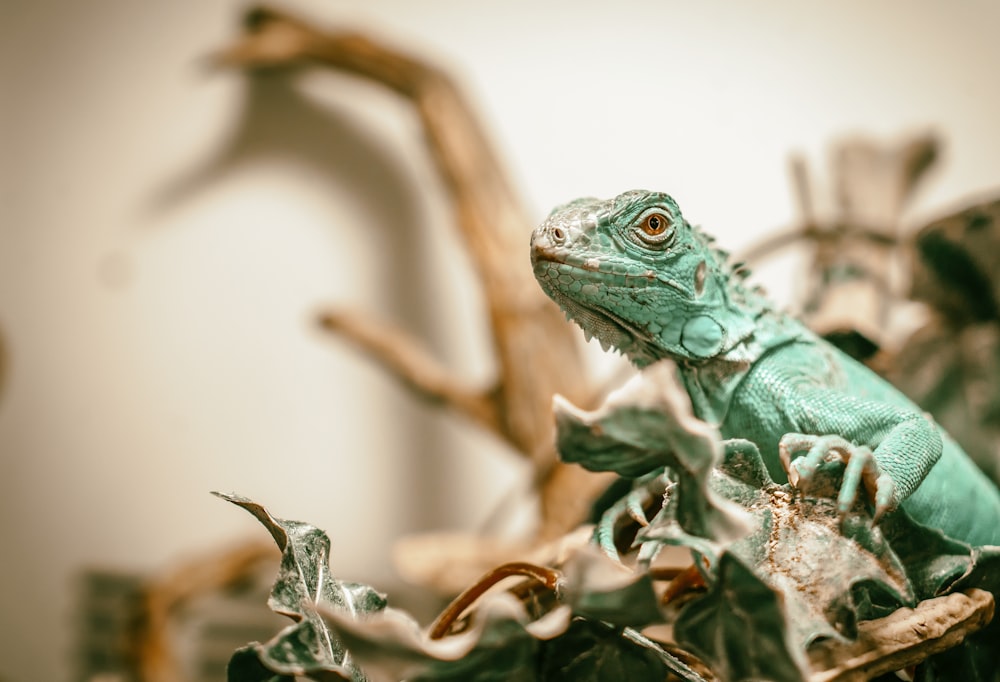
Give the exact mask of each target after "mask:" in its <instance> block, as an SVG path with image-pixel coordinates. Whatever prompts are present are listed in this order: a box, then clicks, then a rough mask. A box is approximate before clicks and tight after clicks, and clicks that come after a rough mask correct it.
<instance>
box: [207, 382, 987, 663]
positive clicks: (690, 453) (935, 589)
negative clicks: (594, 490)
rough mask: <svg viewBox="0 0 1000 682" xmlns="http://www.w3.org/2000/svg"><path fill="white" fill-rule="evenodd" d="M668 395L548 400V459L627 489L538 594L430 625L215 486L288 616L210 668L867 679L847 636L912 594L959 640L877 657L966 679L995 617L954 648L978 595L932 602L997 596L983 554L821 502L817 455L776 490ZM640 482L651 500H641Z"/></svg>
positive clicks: (749, 460) (969, 624)
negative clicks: (254, 546)
mask: <svg viewBox="0 0 1000 682" xmlns="http://www.w3.org/2000/svg"><path fill="white" fill-rule="evenodd" d="M682 396H685V394H684V393H683V389H682V388H680V387H679V385H678V384H677V382H676V380H675V378H674V375H673V373H672V366H671V365H669V364H659V365H654V366H652V367H650V368H647V369H646V370H645V371H644V373H643V374H642V375H640V376H639V377H638V378H637V379H636V380H635V381H633V382H630V383H629V384H628V385H626V387H624V388H623V389H622V390H620V391H619V392H617V393H615V394H614V395H613V396H612V397H611V398H610V399H609V401H608V403H607V404H606V405H605V406H604V407H602V408H600V409H598V410H596V411H594V412H585V411H583V410H579V409H578V408H575V407H572V406H571V405H568V404H566V403H562V404H560V406H559V407H558V409H557V412H558V423H559V439H558V442H559V446H560V449H561V451H562V454H563V455H564V457H565V459H567V460H572V461H575V462H578V463H581V464H583V465H585V466H587V467H590V468H592V469H598V470H610V471H618V472H622V473H628V474H629V475H630V476H631V477H632V478H634V479H635V481H636V485H635V488H634V490H632V491H630V492H629V493H628V494H627V495H626V496H625V498H623V501H622V502H620V503H616V504H613V505H611V507H610V508H609V509H608V510H607V511H606V512H605V514H604V518H602V520H601V523H600V524H599V530H598V532H596V533H595V535H594V539H595V541H594V542H593V543H592V544H590V545H585V546H584V547H582V548H578V549H577V550H576V551H574V552H572V553H570V555H569V558H568V559H565V560H564V561H563V562H561V563H560V564H559V565H558V566H553V567H551V568H540V569H539V570H540V571H549V572H552V573H553V574H554V575H557V576H558V579H557V580H554V581H553V583H552V585H551V586H549V587H550V588H551V594H550V595H549V597H550V599H549V600H548V602H546V605H545V606H542V607H540V606H539V604H541V603H542V602H539V601H538V600H537V595H536V596H535V597H527V596H526V595H528V594H529V592H526V591H524V590H518V589H514V588H512V589H511V590H509V591H506V592H499V593H496V592H490V593H486V594H485V596H479V597H477V600H476V601H475V602H474V608H469V609H468V610H466V609H465V608H464V607H463V608H462V609H460V610H459V611H458V612H456V614H455V615H456V620H454V622H449V623H447V624H446V625H447V627H445V628H444V629H443V630H441V631H438V630H437V629H436V628H432V629H425V628H422V627H421V626H420V625H419V624H418V623H417V622H416V620H414V619H413V618H412V617H411V616H409V615H408V614H406V613H404V612H402V611H399V610H396V609H393V608H389V607H387V605H386V601H385V600H384V599H383V597H382V596H381V595H380V594H378V593H377V592H375V591H374V590H372V589H371V588H367V587H365V586H363V585H357V584H353V583H344V582H341V581H339V580H337V579H335V578H333V577H332V576H331V575H330V574H329V568H328V566H327V561H328V553H329V541H328V540H327V538H326V535H325V534H323V533H322V532H321V531H319V530H317V529H315V528H313V527H312V526H309V525H307V524H304V523H299V522H294V521H282V520H279V519H275V518H274V517H272V516H271V515H270V514H269V513H267V512H266V511H265V510H264V509H263V508H262V507H261V506H259V505H257V504H255V503H253V502H250V501H249V500H245V499H243V498H239V497H235V496H226V499H229V500H230V501H232V502H234V503H235V504H238V505H240V506H242V507H244V508H245V509H247V510H248V511H250V512H251V513H252V514H254V516H256V517H257V518H258V519H259V520H260V521H261V522H262V523H263V524H264V525H265V526H266V527H267V528H268V530H269V531H270V532H271V534H272V536H273V537H274V538H275V541H276V542H277V543H278V545H279V547H280V548H281V549H282V551H283V552H284V558H283V561H282V565H281V569H280V571H279V576H278V580H277V582H276V584H275V587H274V590H273V592H272V596H271V599H270V605H271V607H272V608H273V609H275V610H276V611H279V612H281V613H285V614H286V615H289V616H290V617H292V618H293V619H294V620H295V621H296V624H294V625H292V626H291V627H289V628H288V629H286V630H285V631H283V632H282V633H279V635H278V636H277V637H276V638H275V639H274V640H272V641H271V642H268V643H267V644H252V645H250V646H248V647H247V648H245V649H241V650H240V651H238V652H237V653H236V655H235V656H234V657H233V661H232V663H231V665H230V679H231V680H234V681H235V680H250V681H251V682H262V681H264V680H284V679H286V678H285V677H282V676H283V675H284V676H287V675H292V674H297V675H304V676H307V677H310V678H312V679H317V680H327V679H349V680H360V679H365V678H366V676H370V678H372V679H385V680H402V679H414V680H501V679H502V680H508V679H513V680H524V681H525V682H536V681H537V682H542V681H550V680H570V679H572V680H605V679H608V680H610V679H629V680H650V681H653V680H657V681H659V680H664V679H682V680H689V681H692V682H695V681H698V680H710V679H713V677H714V678H715V679H722V680H741V679H766V680H774V681H775V682H802V681H805V680H813V679H833V678H831V677H829V675H830V674H832V673H830V671H831V670H833V671H835V672H836V673H837V674H844V675H850V674H854V675H859V676H862V675H876V674H881V673H886V672H891V671H892V670H893V668H892V667H888V668H886V667H883V668H879V667H878V657H877V656H876V657H875V661H874V663H873V662H872V661H871V660H868V659H865V658H864V657H859V656H857V655H856V648H857V645H858V637H859V636H860V635H859V633H860V632H861V631H862V630H863V631H864V632H866V633H868V632H870V631H871V630H872V628H871V623H873V622H874V623H878V622H879V620H878V619H883V620H885V621H886V622H891V623H893V624H896V625H898V623H899V622H900V620H904V621H905V618H906V617H907V616H906V614H907V613H909V612H908V611H905V609H904V610H903V611H900V609H901V608H904V607H907V608H910V607H917V611H914V612H913V613H915V614H916V615H915V616H914V621H913V623H924V624H925V625H926V624H927V623H931V622H935V623H936V622H939V621H942V622H944V625H943V626H942V627H944V629H945V630H947V631H948V632H958V633H959V634H958V636H957V639H954V640H948V641H947V642H946V645H947V646H945V645H940V646H938V647H937V648H930V647H932V645H934V644H935V641H932V640H937V639H941V637H939V636H938V635H934V636H930V635H928V636H927V637H925V638H924V639H926V640H927V642H930V644H928V643H927V642H925V641H924V639H921V636H920V634H919V633H920V632H921V629H920V628H921V627H923V626H920V627H918V626H917V625H911V626H910V628H909V632H910V635H909V637H910V639H909V640H906V641H905V642H904V643H905V647H903V648H906V647H908V648H909V649H914V650H916V651H917V654H916V655H915V658H914V657H911V658H887V659H886V660H888V661H891V662H895V661H898V660H902V661H910V660H917V661H919V660H923V659H927V661H926V662H925V663H923V664H922V665H921V667H920V669H919V670H920V671H921V672H920V673H919V677H918V679H920V680H924V681H925V682H927V681H930V680H940V679H945V678H944V677H942V675H943V674H944V672H943V671H948V672H949V673H950V674H951V673H955V672H956V671H958V672H960V673H961V675H962V679H986V678H984V677H983V675H986V674H987V671H991V670H994V669H995V666H996V664H997V661H996V660H995V658H996V654H995V653H991V652H992V650H993V648H995V647H992V648H991V646H990V645H989V644H988V642H989V641H991V640H990V638H993V637H996V635H997V632H996V630H997V628H996V627H995V626H994V627H991V628H987V629H985V630H982V631H981V632H979V633H978V634H977V635H975V636H973V637H969V638H968V639H967V641H966V642H965V643H964V644H958V642H959V641H960V640H961V637H962V636H964V634H965V632H966V630H967V631H969V632H971V631H974V630H975V629H977V628H978V627H979V626H981V625H982V622H983V620H985V619H988V616H989V614H987V613H986V612H985V611H984V609H985V608H986V607H985V606H984V607H981V608H978V609H977V610H975V611H970V612H967V613H962V614H960V615H959V616H956V615H955V614H954V612H953V611H949V610H947V609H944V608H943V607H942V605H944V604H945V602H943V601H941V600H940V599H935V598H938V597H941V595H945V594H949V593H952V592H955V591H956V590H960V589H962V590H964V589H967V588H972V587H976V588H983V589H986V590H990V591H992V592H994V593H996V592H997V591H998V590H1000V550H998V548H989V547H986V548H982V547H980V548H973V547H969V546H968V545H965V544H963V543H960V542H956V541H954V540H951V539H949V538H947V537H945V536H943V535H942V534H941V533H940V532H937V531H934V530H930V529H928V528H925V527H922V526H920V525H918V524H916V523H915V522H913V521H912V520H910V519H909V518H908V517H907V516H906V515H905V514H904V513H903V512H894V513H891V514H889V515H888V517H887V518H886V519H884V520H883V521H881V522H880V523H878V524H873V522H872V517H871V514H870V513H869V511H868V509H867V508H866V505H865V504H864V503H863V502H861V501H859V502H857V503H856V504H855V505H854V506H853V507H852V508H851V509H850V510H849V511H848V512H847V513H846V514H840V513H838V511H837V503H836V495H837V491H838V488H839V476H840V474H841V471H842V470H841V468H839V467H837V466H833V465H831V466H828V467H826V468H824V469H822V470H821V472H820V474H819V475H818V476H817V477H816V479H815V480H814V484H813V487H812V488H811V489H810V491H809V493H808V494H805V493H803V492H801V491H799V490H796V489H795V488H793V487H791V486H790V485H788V484H780V485H779V484H777V483H775V482H774V481H773V480H771V478H770V476H769V475H768V474H767V471H766V468H765V466H764V464H763V462H762V460H761V458H760V454H759V453H758V452H757V449H756V447H755V446H754V445H753V444H752V443H749V442H748V441H742V440H733V441H722V440H720V439H719V437H718V434H717V433H716V432H715V430H714V429H713V428H712V427H710V426H709V425H707V424H705V423H704V422H702V421H700V420H698V419H696V418H694V417H693V416H692V415H691V412H690V406H689V405H688V404H687V403H685V401H684V399H683V397H682ZM657 416H658V417H659V418H658V419H657V418H656V417H657ZM587 434H590V436H589V437H588V436H587ZM646 489H652V490H655V491H657V492H658V494H654V495H649V494H642V493H643V491H644V490H646ZM647 493H648V490H647ZM647 512H651V514H652V516H651V518H649V519H648V520H646V518H645V515H646V513H647ZM640 517H641V518H642V521H641V523H640V524H639V525H640V526H641V529H639V530H638V532H635V533H633V537H634V541H632V542H631V543H630V544H631V548H629V549H627V550H626V551H625V553H624V555H622V556H619V555H618V552H617V550H616V548H615V544H614V541H615V540H619V541H620V538H619V537H615V536H616V533H615V529H621V527H622V526H623V522H627V521H628V520H630V519H638V518H640ZM601 528H603V529H604V532H602V531H601V530H600V529H601ZM609 540H610V543H609ZM668 545H679V546H681V547H685V548H688V549H689V550H690V552H691V556H692V557H693V564H692V566H691V568H690V569H689V570H688V571H687V574H689V575H696V576H698V577H699V580H700V581H701V582H703V583H704V585H705V587H704V589H703V590H690V589H688V590H681V596H682V597H683V598H682V599H680V600H678V599H676V597H677V596H678V594H677V591H676V590H673V591H672V590H671V588H670V587H668V588H667V593H670V594H672V596H671V597H669V598H665V597H663V596H662V594H661V593H662V592H663V590H662V589H661V588H662V577H661V576H660V575H659V574H658V573H657V564H656V559H657V555H658V554H660V552H661V550H662V549H663V548H664V547H666V546H668ZM609 554H610V555H611V556H608V555H609ZM671 585H673V583H672V584H671ZM522 586H523V584H522ZM482 592H484V593H485V589H484V590H482ZM959 596H961V595H959ZM921 600H930V601H923V602H922V603H920V604H919V605H918V602H921ZM948 603H949V604H950V603H951V602H948ZM986 606H988V607H989V608H992V600H990V599H988V598H987V604H986ZM921 609H923V610H921ZM459 614H462V615H463V616H464V619H458V617H457V616H458V615H459ZM900 614H903V615H900ZM949 619H952V620H954V622H952V621H951V620H949ZM663 624H672V626H673V636H672V637H671V638H669V639H665V638H663V637H660V638H659V639H657V636H656V635H654V634H653V633H654V630H650V634H648V635H647V634H644V632H645V629H646V628H647V627H649V626H658V625H663ZM861 625H865V627H864V628H862V627H861ZM904 626H905V623H904ZM956 628H957V630H956ZM963 628H965V629H963ZM904 630H905V627H904ZM927 632H931V628H929V627H928V629H927ZM913 633H917V634H916V635H914V634H913ZM866 636H867V635H866ZM903 640H905V638H903V639H902V640H900V642H903ZM925 644H926V645H927V646H928V647H929V648H927V649H926V654H924V655H921V653H920V649H921V647H923V646H924V645H925ZM955 644H958V646H955ZM900 646H901V647H902V646H903V645H902V644H900ZM942 649H947V650H946V651H944V653H937V652H938V651H940V650H942ZM934 653H937V655H936V656H930V658H928V656H929V655H930V654H934ZM889 654H892V655H893V656H895V655H897V654H898V652H897V651H889V652H888V653H887V654H886V655H887V656H888V655H889ZM858 661H861V662H860V663H859V662H858ZM892 664H893V663H886V664H885V665H892ZM900 665H903V664H900ZM823 675H826V676H827V677H823ZM844 679H847V678H846V677H845V678H844ZM851 679H857V678H851ZM951 679H954V678H951Z"/></svg>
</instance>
